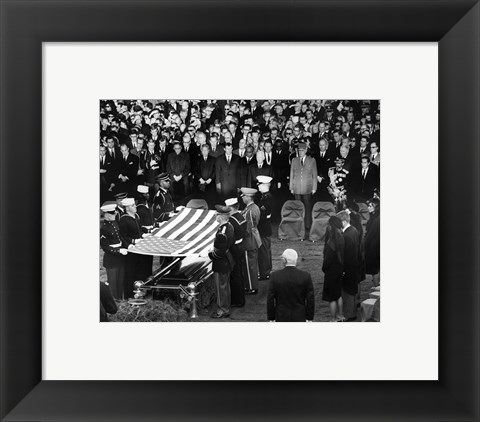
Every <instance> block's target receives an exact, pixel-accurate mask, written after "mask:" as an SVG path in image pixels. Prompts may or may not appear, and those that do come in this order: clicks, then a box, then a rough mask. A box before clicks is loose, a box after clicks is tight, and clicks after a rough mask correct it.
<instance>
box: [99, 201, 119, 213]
mask: <svg viewBox="0 0 480 422" xmlns="http://www.w3.org/2000/svg"><path fill="white" fill-rule="evenodd" d="M116 208H117V204H115V203H114V204H104V205H102V206H101V207H100V209H101V210H102V211H103V212H113V211H115V209H116Z"/></svg>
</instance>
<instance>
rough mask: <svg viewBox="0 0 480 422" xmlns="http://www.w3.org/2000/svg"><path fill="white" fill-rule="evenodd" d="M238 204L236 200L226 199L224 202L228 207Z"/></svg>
mask: <svg viewBox="0 0 480 422" xmlns="http://www.w3.org/2000/svg"><path fill="white" fill-rule="evenodd" d="M234 204H238V199H237V198H228V199H226V200H225V205H226V206H227V207H229V206H230V205H234Z"/></svg>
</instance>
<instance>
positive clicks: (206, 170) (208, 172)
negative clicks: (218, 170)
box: [195, 155, 215, 186]
mask: <svg viewBox="0 0 480 422" xmlns="http://www.w3.org/2000/svg"><path fill="white" fill-rule="evenodd" d="M195 179H196V182H197V183H198V181H199V180H200V179H203V180H205V181H207V180H208V179H212V183H211V184H212V186H214V182H215V158H213V157H212V156H211V155H209V156H208V157H207V160H205V159H204V158H203V156H201V157H199V158H198V160H197V163H196V166H195Z"/></svg>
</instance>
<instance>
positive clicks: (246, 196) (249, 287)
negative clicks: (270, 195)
mask: <svg viewBox="0 0 480 422" xmlns="http://www.w3.org/2000/svg"><path fill="white" fill-rule="evenodd" d="M241 191H242V199H243V203H244V204H245V209H244V210H243V211H242V214H243V217H244V218H245V220H246V222H247V231H246V233H245V237H244V239H243V243H244V246H245V263H246V265H245V268H246V275H247V277H246V279H245V294H247V295H252V294H253V295H254V294H257V293H258V258H257V253H258V248H259V247H260V246H261V244H262V240H261V238H260V234H259V233H258V228H257V227H258V222H259V221H260V209H259V208H258V206H257V205H255V203H254V202H253V198H254V196H255V194H256V193H257V190H256V189H252V188H242V189H241Z"/></svg>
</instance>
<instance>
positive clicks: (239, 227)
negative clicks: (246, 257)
mask: <svg viewBox="0 0 480 422" xmlns="http://www.w3.org/2000/svg"><path fill="white" fill-rule="evenodd" d="M228 222H229V223H230V224H231V225H232V227H233V232H234V235H235V244H234V245H233V246H232V249H234V250H235V251H238V252H242V253H243V252H244V251H245V248H244V245H243V239H244V238H245V236H246V234H247V222H246V220H245V218H244V217H243V215H242V214H241V213H240V212H239V211H237V212H235V213H233V214H232V215H231V216H230V219H229V220H228ZM240 239H241V240H242V241H241V242H239V243H237V242H238V241H239V240H240Z"/></svg>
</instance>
